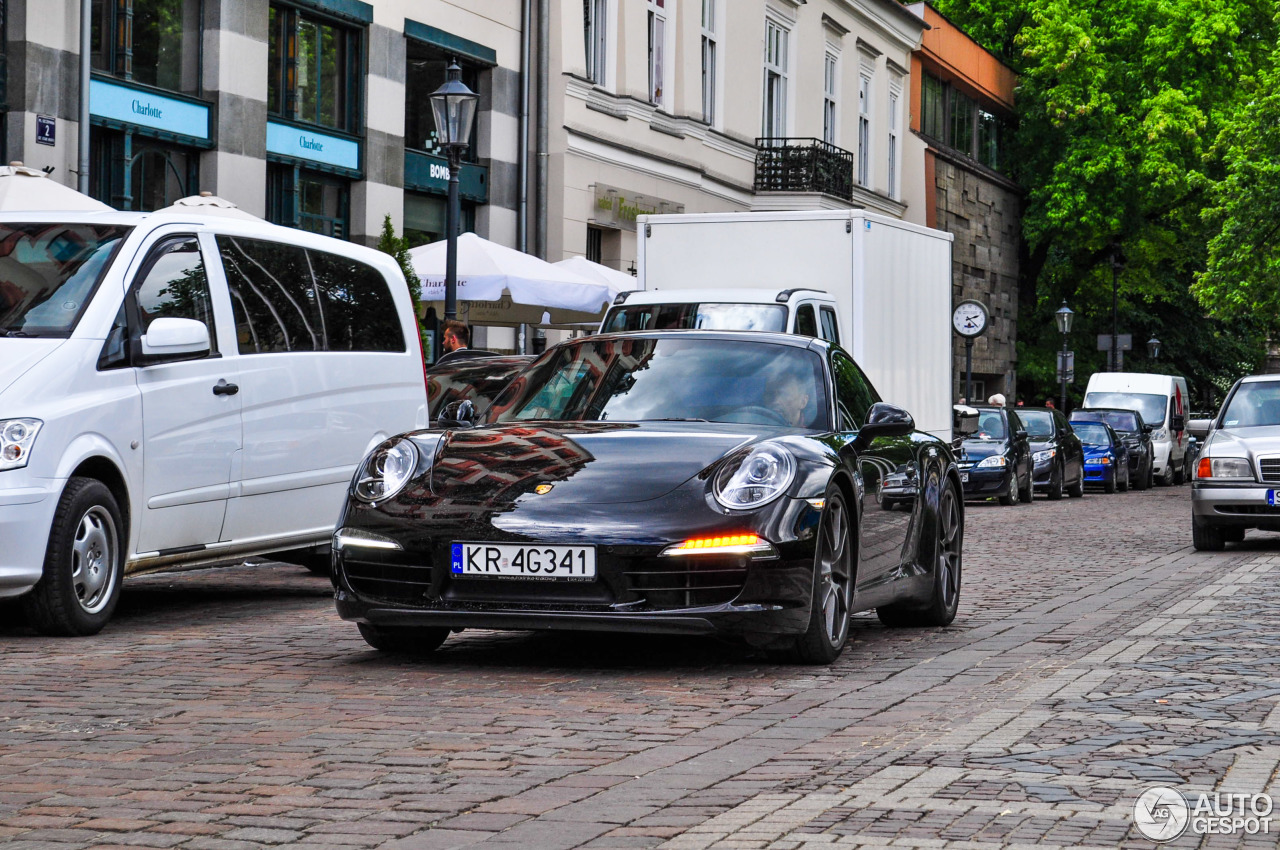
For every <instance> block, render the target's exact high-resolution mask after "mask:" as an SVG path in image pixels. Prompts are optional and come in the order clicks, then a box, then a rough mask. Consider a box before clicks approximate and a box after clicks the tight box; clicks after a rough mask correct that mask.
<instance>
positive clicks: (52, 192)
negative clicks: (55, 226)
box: [0, 162, 114, 212]
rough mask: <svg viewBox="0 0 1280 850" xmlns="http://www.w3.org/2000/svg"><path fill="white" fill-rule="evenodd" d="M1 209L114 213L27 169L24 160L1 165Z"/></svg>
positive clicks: (99, 203)
mask: <svg viewBox="0 0 1280 850" xmlns="http://www.w3.org/2000/svg"><path fill="white" fill-rule="evenodd" d="M0 210H3V211H5V212H32V211H37V210H56V211H59V212H60V211H62V210H77V211H85V212H114V210H112V209H111V207H109V206H107V205H106V204H104V203H102V202H101V201H95V200H94V199H93V198H90V197H89V196H88V195H82V194H80V193H79V192H77V191H76V190H75V189H72V188H71V187H70V186H63V185H62V184H61V183H59V182H58V181H57V180H51V179H50V178H49V175H47V174H45V173H44V172H43V171H41V170H39V169H37V168H27V167H26V166H25V165H23V164H22V163H21V162H11V163H9V164H8V165H5V166H0Z"/></svg>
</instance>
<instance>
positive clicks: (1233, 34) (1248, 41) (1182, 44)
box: [937, 0, 1277, 395]
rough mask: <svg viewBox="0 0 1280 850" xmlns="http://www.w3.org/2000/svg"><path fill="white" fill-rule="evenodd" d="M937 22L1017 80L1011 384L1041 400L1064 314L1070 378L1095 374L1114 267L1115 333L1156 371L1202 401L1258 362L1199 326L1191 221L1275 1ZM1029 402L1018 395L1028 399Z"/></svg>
mask: <svg viewBox="0 0 1280 850" xmlns="http://www.w3.org/2000/svg"><path fill="white" fill-rule="evenodd" d="M937 5H938V8H939V10H940V11H941V12H942V13H943V14H944V15H946V16H947V17H948V18H949V19H950V20H952V21H953V22H955V23H956V24H957V25H958V26H960V27H961V28H962V29H964V30H965V31H966V32H968V33H969V34H970V36H971V37H973V38H975V40H977V41H978V42H979V43H981V44H983V46H985V47H986V48H987V49H988V50H990V51H992V52H993V53H994V54H995V55H996V56H997V58H999V59H1001V60H1002V61H1004V62H1005V63H1006V64H1008V65H1009V66H1010V67H1011V68H1012V69H1013V70H1014V71H1015V72H1016V73H1017V74H1018V75H1019V87H1018V91H1017V97H1016V108H1017V112H1018V128H1017V131H1016V134H1015V139H1014V145H1013V158H1012V159H1013V163H1014V169H1015V171H1014V175H1013V176H1014V177H1015V179H1017V181H1018V182H1019V183H1020V184H1021V185H1022V186H1023V187H1024V189H1025V190H1026V193H1027V194H1026V204H1025V209H1024V213H1023V237H1024V243H1025V245H1024V249H1025V256H1024V257H1023V262H1022V279H1021V281H1020V287H1019V289H1020V292H1019V295H1020V304H1021V307H1020V315H1019V337H1020V339H1019V358H1020V359H1019V376H1020V383H1022V384H1023V388H1025V389H1028V390H1029V391H1030V393H1034V394H1035V395H1048V394H1051V393H1054V392H1055V390H1056V386H1055V384H1054V352H1055V351H1056V350H1057V349H1058V348H1059V347H1060V344H1061V336H1060V335H1059V334H1058V333H1057V330H1056V328H1055V326H1054V324H1053V318H1052V316H1053V311H1054V310H1056V309H1057V308H1058V306H1059V305H1060V304H1061V302H1062V301H1063V299H1066V300H1067V301H1068V302H1069V303H1070V305H1071V307H1072V308H1073V309H1075V310H1076V311H1077V314H1078V316H1079V318H1078V319H1077V323H1076V327H1077V328H1078V331H1075V330H1073V339H1072V341H1071V342H1072V347H1073V348H1074V349H1075V350H1076V352H1077V354H1076V374H1077V375H1079V376H1081V378H1084V377H1085V376H1087V375H1088V374H1089V373H1090V372H1091V371H1094V370H1096V369H1098V368H1104V367H1105V356H1106V355H1105V354H1104V353H1102V352H1097V351H1095V350H1093V349H1094V346H1093V344H1092V342H1093V334H1096V333H1107V332H1110V330H1111V301H1112V298H1111V289H1112V265H1111V263H1112V259H1113V257H1117V256H1119V257H1122V258H1123V269H1122V270H1121V271H1120V272H1119V274H1118V276H1117V278H1116V281H1117V283H1118V290H1119V301H1120V304H1119V316H1120V321H1119V325H1120V331H1121V332H1129V333H1132V334H1133V338H1134V343H1135V349H1136V350H1135V351H1134V352H1132V353H1131V355H1130V358H1129V359H1128V360H1127V361H1126V367H1127V368H1129V367H1134V368H1154V367H1153V366H1152V365H1151V364H1144V363H1142V360H1143V359H1144V358H1143V353H1142V351H1141V349H1144V348H1145V345H1144V342H1145V340H1146V339H1147V337H1148V336H1150V335H1155V336H1157V337H1159V338H1160V339H1161V341H1162V342H1164V343H1165V346H1164V351H1165V354H1164V355H1162V359H1161V364H1160V366H1159V368H1160V370H1161V371H1173V372H1180V373H1182V374H1185V375H1187V376H1188V377H1189V378H1190V379H1192V381H1193V383H1196V384H1197V385H1203V386H1201V387H1199V388H1200V389H1201V390H1202V392H1203V393H1204V394H1205V395H1209V394H1210V393H1209V392H1208V389H1209V387H1210V386H1212V385H1215V384H1216V383H1217V382H1218V380H1219V378H1218V377H1217V376H1219V375H1222V374H1228V373H1236V374H1238V372H1239V371H1240V366H1241V363H1242V362H1243V363H1246V364H1249V365H1250V366H1251V365H1252V364H1254V363H1256V361H1257V360H1258V359H1259V358H1260V356H1261V352H1262V334H1261V333H1260V332H1259V329H1258V328H1257V326H1256V323H1255V322H1253V321H1252V320H1251V319H1250V320H1234V321H1228V322H1223V321H1218V320H1213V321H1206V320H1205V319H1204V318H1203V310H1201V309H1198V306H1197V304H1196V301H1195V300H1194V299H1193V297H1192V296H1191V294H1190V286H1191V283H1192V281H1193V280H1194V278H1195V275H1196V274H1197V273H1198V272H1199V271H1200V270H1201V269H1203V268H1204V266H1205V262H1206V257H1207V254H1208V244H1209V241H1210V240H1211V239H1212V238H1213V237H1214V235H1215V233H1216V231H1215V229H1214V223H1213V222H1212V221H1211V220H1209V219H1206V218H1205V217H1203V216H1202V215H1201V213H1202V211H1203V210H1204V209H1205V208H1206V206H1207V205H1208V204H1209V203H1210V196H1211V190H1212V187H1213V186H1215V185H1216V184H1217V183H1218V181H1219V180H1220V179H1221V177H1222V176H1223V173H1224V172H1223V159H1222V157H1221V156H1220V151H1219V147H1220V146H1217V145H1215V142H1216V140H1217V139H1218V138H1219V137H1220V135H1221V133H1222V131H1223V130H1224V128H1226V127H1228V126H1232V125H1233V123H1234V122H1236V121H1238V117H1237V116H1238V115H1239V114H1240V113H1241V111H1242V110H1245V109H1247V108H1248V95H1249V91H1248V87H1247V86H1244V85H1242V81H1247V80H1249V79H1251V78H1252V75H1253V74H1255V73H1256V70H1257V68H1258V67H1259V66H1260V64H1262V63H1265V62H1266V61H1267V60H1268V58H1269V55H1270V51H1271V50H1272V45H1274V44H1275V42H1276V33H1277V28H1276V22H1275V20H1274V18H1275V7H1276V2H1275V0H1136V2H1130V3H1124V4H1116V3H1113V2H1103V0H938V4H937ZM1030 393H1028V394H1030Z"/></svg>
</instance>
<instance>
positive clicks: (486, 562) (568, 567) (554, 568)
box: [451, 543, 596, 581]
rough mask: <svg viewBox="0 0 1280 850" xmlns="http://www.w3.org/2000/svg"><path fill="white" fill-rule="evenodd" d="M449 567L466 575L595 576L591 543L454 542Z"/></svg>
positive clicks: (569, 578)
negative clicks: (522, 544) (564, 544)
mask: <svg viewBox="0 0 1280 850" xmlns="http://www.w3.org/2000/svg"><path fill="white" fill-rule="evenodd" d="M452 554H453V557H452V559H451V560H452V570H453V574H454V575H455V576H460V577H466V578H521V579H538V580H541V581H547V580H553V581H555V580H558V581H590V580H591V579H594V578H595V577H596V547H594V546H547V545H542V546H521V545H519V544H511V543H454V544H453V553H452Z"/></svg>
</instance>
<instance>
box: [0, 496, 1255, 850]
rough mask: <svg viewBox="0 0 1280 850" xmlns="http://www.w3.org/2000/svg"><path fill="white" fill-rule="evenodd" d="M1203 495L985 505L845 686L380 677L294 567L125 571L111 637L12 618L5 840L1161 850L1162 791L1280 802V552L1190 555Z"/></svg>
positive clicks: (761, 679) (2, 738)
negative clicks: (958, 562)
mask: <svg viewBox="0 0 1280 850" xmlns="http://www.w3.org/2000/svg"><path fill="white" fill-rule="evenodd" d="M1189 501H1190V488H1189V487H1187V486H1183V487H1174V488H1156V489H1154V490H1151V491H1147V492H1135V493H1129V494H1119V495H1114V496H1105V495H1101V494H1097V493H1090V494H1089V495H1088V496H1086V498H1084V499H1083V500H1076V499H1064V500H1062V501H1060V502H1049V501H1046V500H1044V499H1042V498H1037V499H1036V500H1035V503H1034V504H1033V505H1029V506H1028V505H1022V506H1017V507H1008V508H1006V507H999V506H997V505H996V504H995V503H990V504H985V503H984V504H971V505H969V506H968V510H967V513H966V522H967V527H966V542H965V576H964V588H963V596H962V601H961V608H960V615H959V617H958V618H957V620H956V623H955V625H954V626H953V627H951V628H948V629H942V630H936V629H934V630H890V629H886V628H884V627H882V626H881V625H880V624H879V622H878V621H877V620H876V619H875V617H874V615H870V616H868V615H863V616H860V617H859V618H858V619H857V621H856V626H855V629H854V633H853V643H852V645H851V646H849V647H848V648H847V649H846V650H845V653H844V655H843V656H842V657H841V659H840V660H839V662H838V663H837V664H836V665H834V666H833V667H831V668H830V669H816V668H805V667H795V666H786V665H778V664H775V663H774V662H772V661H770V660H769V659H767V658H766V657H765V656H764V655H762V654H759V653H756V652H753V651H750V650H747V649H745V648H740V647H737V646H734V645H728V644H722V643H719V642H716V641H711V640H692V639H688V638H671V639H661V640H654V639H645V638H640V637H612V636H599V635H593V634H559V635H544V634H531V633H510V634H499V633H473V632H467V633H464V634H461V635H455V636H453V637H451V638H450V639H449V641H448V642H447V643H446V644H445V645H444V647H443V648H442V649H441V650H440V651H439V652H438V653H436V655H435V656H434V657H432V658H428V659H412V660H408V659H404V660H402V659H390V658H387V657H384V656H381V655H379V654H378V653H375V652H373V651H372V650H370V649H369V648H368V647H367V646H366V645H365V643H364V642H363V641H362V640H361V639H360V637H359V635H358V633H357V632H356V629H355V627H354V626H353V625H352V624H349V623H344V622H342V621H341V620H339V619H338V617H337V615H336V614H335V613H334V609H333V602H332V600H331V594H330V589H329V585H328V583H327V581H324V580H322V579H318V578H316V577H314V576H311V575H309V574H308V573H306V572H305V571H304V570H302V569H301V568H297V567H289V566H281V565H269V566H260V567H247V566H244V567H236V568H230V569H217V570H204V571H198V572H192V573H185V574H171V575H162V576H151V577H146V578H140V579H135V580H133V581H131V582H130V583H128V584H127V585H126V589H125V594H124V597H123V600H122V603H121V609H120V612H119V613H118V614H117V616H116V619H115V620H114V621H113V622H112V623H111V624H110V625H109V626H108V627H107V629H106V631H104V632H103V633H102V634H101V635H99V636H97V637H95V638H89V639H79V640H70V639H68V640H54V639H47V638H40V637H36V636H34V635H33V634H32V633H31V632H30V631H29V630H28V629H26V628H25V627H24V626H22V625H21V624H19V623H15V622H14V612H13V610H12V609H11V608H3V609H0V646H2V647H3V654H2V655H0V845H4V846H5V847H6V848H8V850H25V848H34V847H41V848H67V850H70V849H71V848H88V847H107V846H128V847H181V848H185V849H188V850H235V848H257V847H262V846H282V845H297V846H306V847H320V846H332V847H348V848H357V847H381V848H387V849H388V850H391V849H392V848H395V850H401V848H415V849H416V848H421V850H444V848H454V847H470V846H477V845H483V846H485V847H505V846H518V847H521V848H524V850H541V849H542V848H548V849H549V850H550V849H551V848H571V847H591V848H632V847H665V848H670V849H671V850H677V848H686V849H687V850H694V848H711V847H722V848H788V850H789V849H790V848H806V850H807V848H818V847H822V848H827V847H862V846H883V845H889V846H895V847H913V846H914V847H939V846H943V845H944V844H946V845H948V846H959V847H974V848H979V847H997V846H1008V845H1018V844H1021V845H1026V846H1032V845H1034V846H1038V847H1046V846H1052V845H1061V846H1072V847H1083V846H1088V847H1117V846H1122V847H1151V846H1153V844H1152V842H1151V841H1149V840H1147V839H1145V838H1143V837H1142V835H1141V834H1140V833H1139V832H1137V830H1136V828H1135V827H1134V825H1133V806H1134V802H1135V800H1136V798H1137V797H1138V795H1139V794H1140V793H1142V792H1143V791H1144V790H1146V789H1148V788H1150V787H1151V786H1153V785H1168V786H1172V787H1174V788H1177V789H1179V790H1182V791H1185V792H1212V791H1215V790H1217V791H1228V792H1236V793H1250V792H1261V791H1270V792H1271V793H1272V794H1275V793H1277V791H1280V787H1278V784H1280V779H1278V778H1277V762H1278V760H1280V535H1266V534H1260V533H1257V532H1252V533H1251V535H1250V538H1249V540H1248V541H1246V542H1245V543H1244V544H1240V545H1229V546H1228V549H1227V551H1226V552H1225V553H1213V554H1211V553H1196V552H1194V551H1193V550H1192V549H1191V534H1190V521H1189V520H1190V516H1189V514H1190V507H1189ZM1276 829H1280V821H1278V822H1277V823H1276V824H1274V825H1273V834H1264V835H1255V836H1242V835H1236V836H1221V835H1220V836H1215V837H1212V838H1204V839H1201V838H1199V837H1194V836H1191V835H1190V834H1187V835H1184V836H1183V837H1182V838H1180V839H1178V840H1176V841H1174V842H1172V845H1171V846H1175V847H1185V846H1197V842H1201V841H1202V842H1203V846H1210V847H1232V846H1256V847H1267V848H1274V847H1275V846H1276V845H1277V837H1276V835H1275V834H1274V831H1275V830H1276Z"/></svg>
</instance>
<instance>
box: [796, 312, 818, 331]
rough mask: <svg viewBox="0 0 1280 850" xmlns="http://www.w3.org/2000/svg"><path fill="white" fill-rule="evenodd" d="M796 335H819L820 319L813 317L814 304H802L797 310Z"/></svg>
mask: <svg viewBox="0 0 1280 850" xmlns="http://www.w3.org/2000/svg"><path fill="white" fill-rule="evenodd" d="M796 333H798V334H800V336H817V335H818V319H817V317H816V316H814V315H813V305H812V304H801V305H800V306H799V307H797V308H796Z"/></svg>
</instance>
